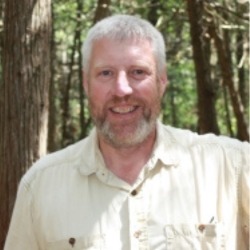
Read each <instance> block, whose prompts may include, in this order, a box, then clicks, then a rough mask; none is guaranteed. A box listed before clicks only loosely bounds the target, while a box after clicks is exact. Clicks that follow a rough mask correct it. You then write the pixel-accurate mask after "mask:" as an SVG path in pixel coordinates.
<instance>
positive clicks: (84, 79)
mask: <svg viewBox="0 0 250 250" xmlns="http://www.w3.org/2000/svg"><path fill="white" fill-rule="evenodd" d="M82 79H83V82H82V85H83V88H84V90H85V93H86V94H87V95H88V93H89V84H88V76H87V73H86V72H85V71H84V70H82Z"/></svg>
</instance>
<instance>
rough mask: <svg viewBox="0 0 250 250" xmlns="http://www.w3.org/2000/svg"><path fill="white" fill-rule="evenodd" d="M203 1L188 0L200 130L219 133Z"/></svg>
mask: <svg viewBox="0 0 250 250" xmlns="http://www.w3.org/2000/svg"><path fill="white" fill-rule="evenodd" d="M203 4H204V3H203V1H196V0H195V1H194V0H187V11H188V16H189V21H190V34H191V41H192V47H193V55H194V63H195V72H196V82H197V91H198V108H199V132H200V133H201V134H204V133H208V132H213V133H215V134H219V127H218V124H217V117H216V110H215V94H216V93H215V88H214V85H213V82H212V79H211V68H210V55H211V50H210V40H209V39H207V38H206V30H205V27H204V26H202V24H203V23H202V19H203V18H204V16H203V13H204V10H203Z"/></svg>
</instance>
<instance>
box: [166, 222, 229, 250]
mask: <svg viewBox="0 0 250 250" xmlns="http://www.w3.org/2000/svg"><path fill="white" fill-rule="evenodd" d="M165 234H166V238H167V242H166V243H167V249H168V250H176V249H178V250H186V249H190V250H224V249H225V234H224V227H223V224H222V223H216V224H199V225H190V224H177V225H167V226H166V227H165Z"/></svg>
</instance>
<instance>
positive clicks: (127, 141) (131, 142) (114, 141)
mask: <svg viewBox="0 0 250 250" xmlns="http://www.w3.org/2000/svg"><path fill="white" fill-rule="evenodd" d="M157 116H158V114H157V115H154V116H153V117H150V119H147V118H146V117H144V116H143V117H142V118H141V119H140V120H139V121H138V123H137V124H136V125H135V126H134V127H135V128H133V130H132V131H131V132H129V125H124V131H126V132H125V134H123V135H120V134H119V132H120V133H122V132H121V130H122V129H121V127H120V129H119V132H118V131H116V128H114V127H113V126H112V125H111V124H110V123H109V122H107V121H104V122H103V123H102V124H100V123H99V124H98V123H96V126H97V129H98V131H99V133H100V135H101V136H102V137H103V139H104V140H105V141H106V142H107V143H108V144H110V145H111V146H113V147H115V148H130V147H134V146H138V145H140V144H141V143H143V142H144V141H146V140H147V138H148V137H149V135H150V134H151V132H152V131H153V130H154V129H155V126H156V119H157Z"/></svg>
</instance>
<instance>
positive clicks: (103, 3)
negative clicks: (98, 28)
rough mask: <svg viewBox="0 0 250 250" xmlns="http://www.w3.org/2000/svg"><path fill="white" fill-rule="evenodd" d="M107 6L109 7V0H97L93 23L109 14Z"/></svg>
mask: <svg viewBox="0 0 250 250" xmlns="http://www.w3.org/2000/svg"><path fill="white" fill-rule="evenodd" d="M109 7H110V0H98V5H97V9H96V12H95V17H94V20H93V23H94V24H95V23H97V22H98V21H100V20H102V19H103V18H105V17H108V16H109V14H110V11H109Z"/></svg>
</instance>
